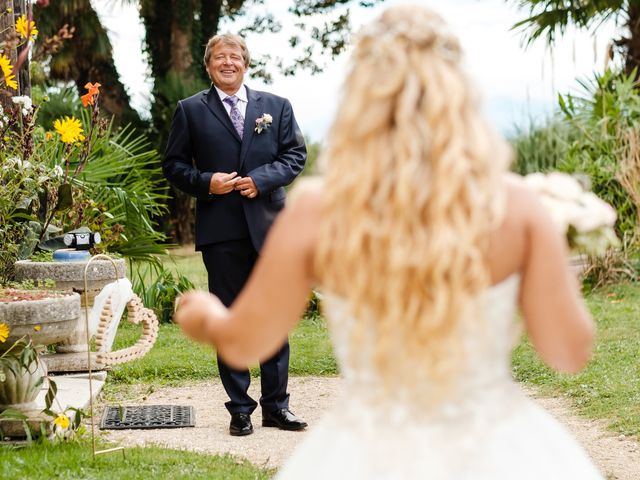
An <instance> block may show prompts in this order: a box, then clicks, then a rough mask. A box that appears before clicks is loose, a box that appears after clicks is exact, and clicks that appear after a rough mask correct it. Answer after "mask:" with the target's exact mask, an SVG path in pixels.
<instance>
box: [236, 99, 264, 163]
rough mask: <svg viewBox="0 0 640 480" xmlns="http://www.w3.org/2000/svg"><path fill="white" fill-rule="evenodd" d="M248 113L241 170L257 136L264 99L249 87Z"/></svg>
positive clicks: (246, 115) (243, 139)
mask: <svg viewBox="0 0 640 480" xmlns="http://www.w3.org/2000/svg"><path fill="white" fill-rule="evenodd" d="M247 100H248V101H249V102H248V104H247V111H246V114H245V116H244V132H243V134H242V145H241V146H240V168H241V169H242V165H243V164H244V159H245V158H246V156H247V152H248V151H249V147H250V146H251V141H252V140H253V137H254V135H255V132H254V129H255V126H256V118H258V117H259V116H260V115H262V113H263V112H262V97H261V96H260V94H259V93H258V92H254V91H253V90H250V89H249V87H247Z"/></svg>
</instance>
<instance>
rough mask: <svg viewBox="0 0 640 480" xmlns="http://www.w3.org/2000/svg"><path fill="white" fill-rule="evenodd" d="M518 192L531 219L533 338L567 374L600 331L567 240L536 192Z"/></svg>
mask: <svg viewBox="0 0 640 480" xmlns="http://www.w3.org/2000/svg"><path fill="white" fill-rule="evenodd" d="M520 193H521V194H520V195H518V197H519V199H518V203H519V205H518V207H519V208H518V210H519V211H520V212H521V214H522V215H524V218H525V222H524V223H525V255H524V267H523V277H522V286H521V289H520V306H521V308H522V312H523V314H524V319H525V324H526V327H527V330H528V334H529V337H530V339H531V342H532V343H533V346H534V347H535V349H536V351H537V352H538V354H539V355H540V357H541V358H542V359H543V360H544V361H545V362H546V363H547V364H549V365H550V366H551V367H553V368H556V369H558V370H561V371H564V372H570V373H574V372H577V371H579V370H580V369H581V368H583V367H584V366H585V364H586V363H587V362H588V361H589V358H590V356H591V350H592V348H593V341H594V334H595V329H594V325H593V321H592V320H591V316H590V315H589V313H588V311H587V309H586V307H585V305H584V302H583V301H582V297H581V295H580V291H579V289H578V283H577V280H576V277H575V274H574V273H573V272H571V271H570V269H569V267H568V263H567V245H566V241H565V240H564V239H563V238H562V236H561V234H560V233H559V232H558V229H557V227H556V226H555V224H554V223H553V222H552V220H551V218H550V216H549V214H548V213H547V211H546V210H545V208H544V207H543V206H542V204H541V203H540V201H539V200H538V198H537V197H536V195H535V194H533V193H532V192H530V191H528V189H526V188H522V189H521V192H520Z"/></svg>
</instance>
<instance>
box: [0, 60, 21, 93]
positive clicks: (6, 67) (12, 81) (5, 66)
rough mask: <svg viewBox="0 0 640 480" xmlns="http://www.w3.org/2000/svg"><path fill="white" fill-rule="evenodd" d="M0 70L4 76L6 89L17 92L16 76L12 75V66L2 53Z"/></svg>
mask: <svg viewBox="0 0 640 480" xmlns="http://www.w3.org/2000/svg"><path fill="white" fill-rule="evenodd" d="M0 70H2V74H3V75H4V83H5V84H6V85H7V86H8V87H11V88H13V89H14V90H17V89H18V83H17V82H16V76H15V75H14V74H13V65H11V60H9V58H8V57H7V56H6V55H5V54H4V53H3V54H2V55H0Z"/></svg>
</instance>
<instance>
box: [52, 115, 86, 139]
mask: <svg viewBox="0 0 640 480" xmlns="http://www.w3.org/2000/svg"><path fill="white" fill-rule="evenodd" d="M53 128H55V130H56V132H58V133H59V134H60V137H61V139H62V141H63V142H64V143H75V142H78V141H80V142H81V141H83V140H84V135H82V133H83V131H82V124H81V123H80V120H78V119H77V118H73V117H64V120H63V119H60V118H59V119H57V120H56V121H55V122H53Z"/></svg>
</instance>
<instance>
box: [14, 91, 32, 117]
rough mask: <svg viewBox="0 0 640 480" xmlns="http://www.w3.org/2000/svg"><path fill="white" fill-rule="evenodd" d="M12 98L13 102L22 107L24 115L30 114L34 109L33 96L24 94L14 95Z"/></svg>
mask: <svg viewBox="0 0 640 480" xmlns="http://www.w3.org/2000/svg"><path fill="white" fill-rule="evenodd" d="M11 100H12V101H13V103H15V104H16V105H18V106H20V107H21V108H22V114H23V115H29V114H30V113H31V112H32V111H33V103H32V102H31V97H28V96H26V95H23V96H20V97H13V98H12V99H11Z"/></svg>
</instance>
